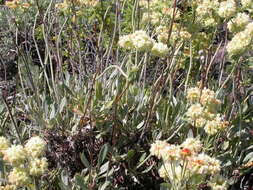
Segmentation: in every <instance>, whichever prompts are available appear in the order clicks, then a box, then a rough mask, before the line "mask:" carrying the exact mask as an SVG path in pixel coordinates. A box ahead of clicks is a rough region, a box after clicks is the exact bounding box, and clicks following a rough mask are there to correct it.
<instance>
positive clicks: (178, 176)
mask: <svg viewBox="0 0 253 190" xmlns="http://www.w3.org/2000/svg"><path fill="white" fill-rule="evenodd" d="M184 172H185V173H189V171H187V170H185V171H183V168H182V166H180V164H174V165H172V164H170V163H168V162H165V163H164V164H163V165H162V166H161V168H160V169H159V170H158V173H159V176H160V177H161V178H163V179H166V178H167V179H169V180H171V181H177V182H179V181H181V180H182V179H183V177H184V176H187V175H188V174H185V173H184Z"/></svg>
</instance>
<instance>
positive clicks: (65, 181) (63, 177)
mask: <svg viewBox="0 0 253 190" xmlns="http://www.w3.org/2000/svg"><path fill="white" fill-rule="evenodd" d="M61 181H62V183H63V184H64V185H65V186H68V184H69V176H68V173H67V172H66V171H65V170H62V172H61Z"/></svg>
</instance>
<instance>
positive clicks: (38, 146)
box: [25, 136, 46, 157]
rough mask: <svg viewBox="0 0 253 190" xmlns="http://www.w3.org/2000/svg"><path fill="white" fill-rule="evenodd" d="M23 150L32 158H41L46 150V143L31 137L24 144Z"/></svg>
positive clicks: (38, 138)
mask: <svg viewBox="0 0 253 190" xmlns="http://www.w3.org/2000/svg"><path fill="white" fill-rule="evenodd" d="M25 150H26V151H27V153H28V154H29V155H31V156H32V157H39V156H42V155H43V154H44V152H45V150H46V142H45V141H44V140H43V139H42V138H40V137H38V136H37V137H32V138H30V139H29V140H28V141H27V143H26V144H25Z"/></svg>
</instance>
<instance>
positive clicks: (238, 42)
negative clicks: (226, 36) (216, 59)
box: [227, 22, 253, 56]
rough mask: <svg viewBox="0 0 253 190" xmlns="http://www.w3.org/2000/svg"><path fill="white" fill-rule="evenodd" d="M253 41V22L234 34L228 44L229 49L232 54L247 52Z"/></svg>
mask: <svg viewBox="0 0 253 190" xmlns="http://www.w3.org/2000/svg"><path fill="white" fill-rule="evenodd" d="M252 41H253V22H250V23H249V24H247V25H246V27H245V29H244V30H243V31H241V32H238V33H236V34H235V35H234V37H233V38H232V40H231V41H230V42H229V43H228V45H227V51H228V54H229V55H230V56H234V55H238V54H241V53H243V52H245V51H246V50H247V49H248V47H249V46H250V45H252Z"/></svg>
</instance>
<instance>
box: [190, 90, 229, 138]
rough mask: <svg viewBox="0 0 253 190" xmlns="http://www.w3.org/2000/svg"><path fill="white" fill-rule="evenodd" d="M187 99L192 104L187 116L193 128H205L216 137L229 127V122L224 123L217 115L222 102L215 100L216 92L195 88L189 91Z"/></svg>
mask: <svg viewBox="0 0 253 190" xmlns="http://www.w3.org/2000/svg"><path fill="white" fill-rule="evenodd" d="M186 98H187V101H188V102H189V103H190V104H191V105H190V107H189V108H188V110H187V112H186V116H187V120H188V121H189V122H190V123H191V124H192V125H193V126H195V127H199V128H203V129H204V131H205V132H206V133H207V134H210V135H214V134H216V133H217V132H219V131H221V130H224V129H225V128H226V127H227V126H228V122H227V121H224V120H223V118H222V116H221V115H220V114H219V113H217V107H218V105H220V104H221V102H220V100H218V99H216V98H215V92H214V91H212V90H210V89H207V88H204V89H202V90H201V89H199V88H198V87H194V88H190V89H188V91H187V95H186Z"/></svg>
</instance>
